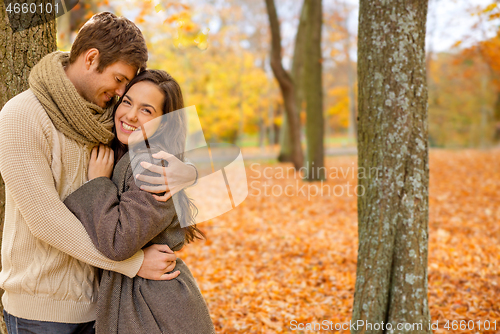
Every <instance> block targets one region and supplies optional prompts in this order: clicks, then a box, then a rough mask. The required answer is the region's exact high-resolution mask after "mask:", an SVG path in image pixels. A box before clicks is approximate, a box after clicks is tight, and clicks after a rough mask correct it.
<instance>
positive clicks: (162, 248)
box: [151, 244, 177, 261]
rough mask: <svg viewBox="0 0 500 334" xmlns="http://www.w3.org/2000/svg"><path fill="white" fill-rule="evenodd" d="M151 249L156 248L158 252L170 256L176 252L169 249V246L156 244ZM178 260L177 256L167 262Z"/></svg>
mask: <svg viewBox="0 0 500 334" xmlns="http://www.w3.org/2000/svg"><path fill="white" fill-rule="evenodd" d="M151 247H153V248H155V249H156V250H158V251H160V252H162V253H168V254H174V251H173V250H171V249H170V247H168V245H161V244H154V245H152V246H151ZM175 260H177V256H175V257H174V258H173V259H167V261H175Z"/></svg>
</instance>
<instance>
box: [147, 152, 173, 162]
mask: <svg viewBox="0 0 500 334" xmlns="http://www.w3.org/2000/svg"><path fill="white" fill-rule="evenodd" d="M152 156H153V158H155V159H165V160H168V159H169V158H171V157H173V156H174V155H173V154H170V153H167V152H165V151H160V152H158V153H155V154H153V155H152Z"/></svg>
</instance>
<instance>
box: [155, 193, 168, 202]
mask: <svg viewBox="0 0 500 334" xmlns="http://www.w3.org/2000/svg"><path fill="white" fill-rule="evenodd" d="M152 195H153V197H154V198H155V199H156V200H157V201H158V202H166V201H168V199H169V198H170V197H172V193H171V192H170V191H168V192H166V193H165V195H163V196H158V195H155V194H152Z"/></svg>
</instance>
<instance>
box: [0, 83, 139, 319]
mask: <svg viewBox="0 0 500 334" xmlns="http://www.w3.org/2000/svg"><path fill="white" fill-rule="evenodd" d="M0 124H1V126H2V130H1V131H0V173H1V175H2V177H3V179H4V181H5V193H6V207H5V224H4V231H3V240H2V267H3V268H2V271H1V273H0V287H1V288H2V289H4V290H5V294H4V295H3V298H2V302H3V305H4V307H5V310H6V311H7V312H8V313H10V314H12V315H14V316H17V317H21V318H25V319H32V320H41V321H56V322H65V323H81V322H88V321H92V320H95V316H96V315H95V306H96V301H97V288H98V283H99V282H98V281H97V277H96V274H97V269H96V268H95V267H99V268H103V269H106V270H111V271H116V272H119V273H121V274H124V275H126V276H129V277H133V276H135V275H136V273H137V271H138V270H139V268H140V266H141V265H142V261H143V258H144V254H143V252H142V251H139V252H137V253H136V254H135V255H134V256H133V257H132V258H130V259H128V260H125V261H121V262H115V261H111V260H109V259H107V258H106V257H104V256H103V255H102V254H101V253H100V252H99V251H98V250H97V249H96V248H95V247H94V245H93V243H92V241H91V239H90V237H89V236H88V234H87V232H86V231H85V228H84V227H83V226H82V224H81V223H80V221H79V220H78V219H77V218H76V217H75V216H74V215H73V214H72V213H71V212H70V211H69V210H68V209H67V208H66V206H65V205H64V204H63V202H62V201H63V200H64V199H65V198H66V197H67V196H68V195H69V194H70V193H71V192H73V191H75V190H76V189H78V188H79V187H80V186H81V185H82V184H83V183H84V182H85V181H86V180H87V165H88V160H89V152H90V147H87V146H85V145H82V144H79V143H77V142H76V141H74V140H72V139H69V138H68V137H66V136H65V135H63V134H62V133H61V132H59V131H57V130H56V128H55V127H54V125H53V123H52V122H51V120H50V118H49V117H48V115H47V113H46V112H45V110H44V108H43V107H42V105H41V104H40V102H39V101H38V100H37V98H36V97H35V95H34V94H33V92H32V91H31V90H27V91H25V92H23V93H21V94H19V95H17V96H16V97H14V98H13V99H11V100H10V101H9V102H7V104H6V105H5V106H4V108H3V109H2V111H1V112H0ZM94 266H95V267H94Z"/></svg>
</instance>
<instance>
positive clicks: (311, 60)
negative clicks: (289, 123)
mask: <svg viewBox="0 0 500 334" xmlns="http://www.w3.org/2000/svg"><path fill="white" fill-rule="evenodd" d="M304 6H305V7H306V8H307V9H306V17H307V21H308V24H307V29H306V31H307V32H306V36H307V37H308V38H307V39H306V43H305V49H304V74H303V80H302V81H303V82H301V84H303V85H304V86H303V89H304V97H305V100H306V104H307V107H306V114H307V120H306V138H307V154H306V162H307V163H306V169H307V176H306V179H307V180H309V181H314V180H324V179H325V168H323V167H324V166H325V158H324V155H325V154H324V151H325V148H324V132H325V125H324V117H323V81H322V56H321V29H322V27H323V11H322V3H321V0H305V3H304Z"/></svg>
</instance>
